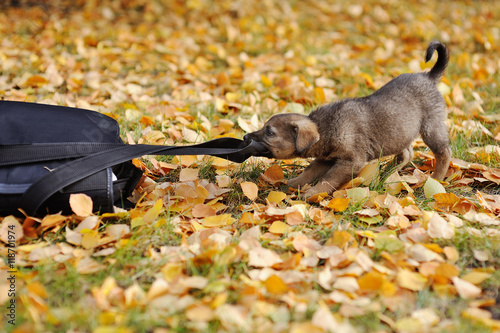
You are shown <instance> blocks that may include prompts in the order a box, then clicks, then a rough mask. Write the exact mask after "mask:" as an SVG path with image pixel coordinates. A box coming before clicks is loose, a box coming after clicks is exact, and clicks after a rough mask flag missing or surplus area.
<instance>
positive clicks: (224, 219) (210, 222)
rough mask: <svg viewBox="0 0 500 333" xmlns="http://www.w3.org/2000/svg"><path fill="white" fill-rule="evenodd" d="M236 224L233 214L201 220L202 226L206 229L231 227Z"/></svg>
mask: <svg viewBox="0 0 500 333" xmlns="http://www.w3.org/2000/svg"><path fill="white" fill-rule="evenodd" d="M234 222H235V219H234V218H232V217H231V214H221V215H215V216H208V217H205V218H204V219H203V220H201V224H203V225H204V226H205V227H220V226H224V225H230V224H232V223H234Z"/></svg>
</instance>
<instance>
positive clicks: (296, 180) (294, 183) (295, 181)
mask: <svg viewBox="0 0 500 333" xmlns="http://www.w3.org/2000/svg"><path fill="white" fill-rule="evenodd" d="M287 184H288V186H290V187H291V188H295V189H297V188H299V187H302V186H304V185H305V184H306V183H305V182H303V181H301V180H300V176H299V177H295V178H292V179H289V180H288V182H287Z"/></svg>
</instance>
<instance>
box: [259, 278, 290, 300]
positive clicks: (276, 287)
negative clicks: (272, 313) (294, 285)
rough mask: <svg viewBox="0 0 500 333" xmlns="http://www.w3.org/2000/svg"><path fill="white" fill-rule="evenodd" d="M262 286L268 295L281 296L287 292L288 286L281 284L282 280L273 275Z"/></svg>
mask: <svg viewBox="0 0 500 333" xmlns="http://www.w3.org/2000/svg"><path fill="white" fill-rule="evenodd" d="M264 286H265V287H266V290H267V292H268V293H270V294H273V295H282V294H284V293H286V292H287V291H288V286H287V285H286V284H285V282H283V280H282V279H281V278H280V277H279V276H277V275H275V274H273V275H271V276H270V277H269V278H267V280H266V281H264Z"/></svg>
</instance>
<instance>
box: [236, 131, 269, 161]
mask: <svg viewBox="0 0 500 333" xmlns="http://www.w3.org/2000/svg"><path fill="white" fill-rule="evenodd" d="M251 134H252V133H250V134H247V135H245V136H244V137H243V140H244V142H245V144H246V145H247V146H250V145H251V146H252V147H253V149H254V150H255V153H254V155H255V156H264V157H273V156H272V153H271V152H270V151H269V149H268V148H267V147H266V145H265V144H263V143H262V142H260V141H258V140H256V138H255V137H254V136H252V135H251Z"/></svg>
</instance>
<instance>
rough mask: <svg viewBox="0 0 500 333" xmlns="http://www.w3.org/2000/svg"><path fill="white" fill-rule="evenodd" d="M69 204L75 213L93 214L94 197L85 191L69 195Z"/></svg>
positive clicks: (81, 214) (82, 214)
mask: <svg viewBox="0 0 500 333" xmlns="http://www.w3.org/2000/svg"><path fill="white" fill-rule="evenodd" d="M69 205H70V207H71V210H72V211H73V213H75V214H76V215H78V216H82V217H86V216H90V215H92V207H93V203H92V198H91V197H89V196H88V195H86V194H84V193H77V194H71V195H70V196H69Z"/></svg>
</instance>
